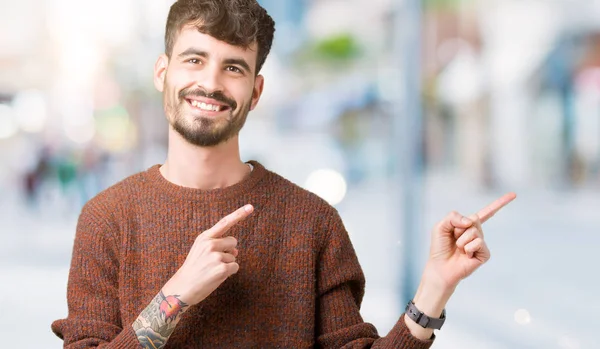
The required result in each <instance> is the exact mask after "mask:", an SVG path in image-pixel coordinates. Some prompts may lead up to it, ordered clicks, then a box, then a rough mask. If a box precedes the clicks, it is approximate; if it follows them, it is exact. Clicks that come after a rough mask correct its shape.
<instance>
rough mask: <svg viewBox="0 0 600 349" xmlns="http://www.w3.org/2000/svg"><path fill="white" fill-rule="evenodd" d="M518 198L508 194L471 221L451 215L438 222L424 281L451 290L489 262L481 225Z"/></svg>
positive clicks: (474, 216) (475, 215)
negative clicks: (426, 280)
mask: <svg viewBox="0 0 600 349" xmlns="http://www.w3.org/2000/svg"><path fill="white" fill-rule="evenodd" d="M515 198H516V195H515V194H514V193H508V194H506V195H504V196H502V197H501V198H499V199H498V200H496V201H494V202H493V203H492V204H490V205H489V206H487V207H485V208H484V209H482V210H481V211H479V212H478V213H477V214H474V215H472V216H469V217H468V218H467V217H463V216H462V215H460V214H459V213H457V212H452V213H450V214H449V215H448V216H447V217H446V218H445V219H443V220H442V221H441V222H439V223H438V224H437V225H436V227H435V228H434V229H433V232H432V237H431V249H430V257H429V261H428V262H427V266H426V268H425V274H424V277H425V278H430V279H434V280H436V281H438V282H440V283H441V285H440V286H441V287H442V288H445V289H449V290H451V289H454V288H455V287H456V286H457V285H458V283H459V282H460V281H461V280H463V279H465V278H466V277H468V276H469V275H471V274H472V273H473V272H474V271H475V270H477V268H479V267H480V266H481V265H483V264H484V263H485V262H487V261H488V260H489V259H490V250H489V249H488V246H487V244H486V243H485V240H484V236H483V229H482V227H481V224H483V223H484V222H485V221H487V220H488V219H490V218H491V217H492V216H494V214H496V212H498V211H499V210H500V209H501V208H502V207H504V206H506V205H507V204H508V203H509V202H511V201H512V200H514V199H515Z"/></svg>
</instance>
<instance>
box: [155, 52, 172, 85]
mask: <svg viewBox="0 0 600 349" xmlns="http://www.w3.org/2000/svg"><path fill="white" fill-rule="evenodd" d="M168 66H169V57H167V55H166V54H164V53H163V54H161V55H160V56H159V57H158V59H157V60H156V63H155V64H154V87H156V89H157V90H158V91H159V92H163V90H164V87H165V76H166V75H167V67H168Z"/></svg>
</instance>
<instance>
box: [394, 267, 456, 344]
mask: <svg viewBox="0 0 600 349" xmlns="http://www.w3.org/2000/svg"><path fill="white" fill-rule="evenodd" d="M454 289H455V287H453V286H449V285H445V284H444V283H443V282H442V281H441V279H440V278H438V277H437V276H436V275H433V274H431V273H429V271H428V270H427V268H426V270H425V272H424V273H423V277H422V279H421V283H420V284H419V288H418V289H417V292H416V294H415V296H414V298H413V301H414V302H415V305H416V307H417V308H418V309H419V310H420V311H422V312H423V313H424V314H425V315H427V316H430V317H434V318H439V317H440V315H441V314H442V311H443V310H444V308H445V307H446V304H447V303H448V300H449V299H450V297H451V296H452V294H453V293H454ZM404 321H405V322H406V326H407V327H408V329H409V330H410V332H411V333H412V335H413V336H415V337H416V338H418V339H430V338H431V337H432V336H433V329H431V328H423V327H421V326H420V325H419V324H417V323H416V322H414V321H413V320H412V319H411V318H410V317H408V316H404Z"/></svg>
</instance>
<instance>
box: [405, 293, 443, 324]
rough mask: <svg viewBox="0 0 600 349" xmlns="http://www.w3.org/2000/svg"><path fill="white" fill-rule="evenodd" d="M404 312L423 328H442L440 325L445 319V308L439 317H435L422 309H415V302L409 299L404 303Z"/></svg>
mask: <svg viewBox="0 0 600 349" xmlns="http://www.w3.org/2000/svg"><path fill="white" fill-rule="evenodd" d="M405 313H406V315H407V316H408V317H409V318H411V319H412V320H413V321H414V322H416V323H417V324H419V326H421V327H423V328H433V329H436V330H439V329H441V328H442V325H444V321H446V309H444V310H442V315H441V316H440V318H439V319H436V318H433V317H429V316H427V315H425V314H423V312H422V311H420V310H419V309H417V306H415V303H414V302H413V301H412V300H410V301H409V302H408V304H407V305H406V310H405Z"/></svg>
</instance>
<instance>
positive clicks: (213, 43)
mask: <svg viewBox="0 0 600 349" xmlns="http://www.w3.org/2000/svg"><path fill="white" fill-rule="evenodd" d="M273 33H274V22H273V20H272V19H271V17H270V16H269V15H268V14H267V13H266V11H265V10H264V9H263V8H262V7H260V6H259V5H258V4H257V3H256V1H255V0H180V1H178V2H176V3H175V4H173V6H172V7H171V9H170V12H169V16H168V19H167V27H166V35H165V54H163V55H161V56H160V57H159V58H158V60H157V62H156V65H155V75H154V83H155V86H156V88H157V89H158V90H159V91H160V92H162V93H163V102H164V110H165V114H166V117H167V119H168V121H169V124H170V127H169V149H168V155H167V159H166V161H165V163H164V164H163V165H162V166H159V165H156V166H154V167H152V168H150V169H148V170H147V171H145V172H142V173H139V174H136V175H134V176H131V177H129V178H127V179H125V180H124V181H122V182H120V183H118V184H116V185H114V186H112V187H111V188H109V189H107V190H105V191H104V192H102V193H100V194H99V195H98V196H97V197H95V198H93V199H92V200H90V201H89V202H88V203H87V204H86V205H85V207H84V208H83V210H82V212H81V215H80V218H79V222H78V226H77V233H76V238H75V244H74V249H73V259H72V264H71V270H70V274H69V285H68V305H69V315H68V317H67V318H66V319H63V320H58V321H56V322H54V323H53V324H52V330H53V331H54V332H55V333H56V334H57V335H58V336H59V337H60V338H62V339H63V340H64V345H65V347H66V348H92V347H102V348H136V347H140V346H141V347H143V348H165V347H169V348H311V347H319V348H341V347H344V348H428V347H429V346H430V345H431V343H432V341H433V338H434V336H433V328H439V327H440V323H442V322H443V318H444V317H443V316H442V314H443V309H444V306H445V304H446V302H447V301H448V299H449V297H450V296H451V294H452V292H453V290H454V289H455V287H456V286H457V284H458V283H459V281H460V280H462V279H463V278H465V277H467V276H468V275H469V274H470V273H472V272H473V271H474V270H475V269H477V267H479V266H480V265H481V264H482V263H484V262H485V261H486V260H487V259H488V258H489V251H488V249H487V246H486V244H485V242H484V240H483V234H482V229H481V222H482V221H484V220H486V219H487V218H489V217H490V216H491V215H492V214H493V213H495V211H497V210H498V209H500V207H502V206H503V205H505V204H506V203H507V202H508V201H510V200H512V199H513V198H514V195H512V194H509V195H507V196H505V197H503V198H501V199H500V200H499V201H497V202H496V203H494V204H492V205H491V206H489V207H488V208H486V209H485V210H484V211H482V212H480V213H479V216H477V215H475V216H471V217H469V218H466V217H463V216H461V215H459V214H458V213H452V214H450V215H449V216H448V217H446V218H445V219H444V220H442V221H441V222H440V223H439V224H438V225H437V226H436V228H435V229H434V230H433V236H432V246H431V256H430V259H429V262H428V263H427V267H426V268H425V271H424V274H423V278H422V281H421V284H420V287H419V289H418V291H417V294H416V295H415V298H414V300H413V301H414V303H411V304H410V306H409V308H408V309H409V310H408V312H407V314H408V315H409V316H401V317H400V318H399V320H398V322H397V324H396V326H395V327H394V328H393V329H392V330H391V331H390V333H389V334H388V335H387V336H385V337H381V338H380V337H379V336H378V334H377V332H376V330H375V328H374V327H373V326H372V325H370V324H367V323H364V322H363V320H362V318H361V316H360V313H359V309H360V303H361V300H362V297H363V292H364V284H365V280H364V276H363V273H362V270H361V268H360V265H359V263H358V260H357V258H356V254H355V251H354V249H353V247H352V245H351V243H350V240H349V238H348V234H347V233H346V230H345V229H344V226H343V224H342V221H341V219H340V217H339V215H338V214H337V212H336V210H335V209H334V208H332V207H331V206H329V205H328V204H327V203H325V202H324V201H323V200H321V199H319V198H318V197H316V196H315V195H313V194H311V193H309V192H307V191H305V190H303V189H301V188H299V187H297V186H296V185H294V184H292V183H290V182H288V181H287V180H285V179H283V178H282V177H280V176H278V175H277V174H275V173H273V172H270V171H268V170H267V169H265V168H264V167H263V166H262V165H261V164H260V163H258V162H255V161H251V162H249V163H244V162H242V161H241V160H240V155H239V147H238V133H239V131H240V130H241V128H242V126H243V125H244V122H245V120H246V117H247V115H248V112H249V111H250V110H252V109H253V108H254V107H255V106H256V105H257V103H258V101H259V98H260V96H261V93H262V90H263V83H264V79H263V77H262V76H261V75H259V74H258V72H259V71H260V69H261V67H262V65H263V63H264V61H265V59H266V57H267V55H268V53H269V50H270V48H271V43H272V40H273ZM231 212H233V213H231ZM421 312H422V313H423V314H422V313H421Z"/></svg>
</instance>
